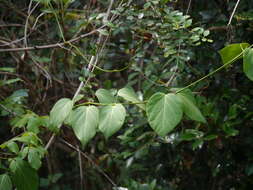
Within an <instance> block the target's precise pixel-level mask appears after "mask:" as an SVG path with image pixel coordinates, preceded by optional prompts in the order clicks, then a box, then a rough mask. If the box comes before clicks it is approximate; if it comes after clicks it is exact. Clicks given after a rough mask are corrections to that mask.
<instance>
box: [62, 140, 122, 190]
mask: <svg viewBox="0 0 253 190" xmlns="http://www.w3.org/2000/svg"><path fill="white" fill-rule="evenodd" d="M60 141H61V142H62V143H64V144H65V145H67V146H68V147H70V148H71V149H73V150H75V151H77V152H78V153H80V154H81V155H82V156H83V157H84V158H86V159H87V160H88V161H89V162H91V163H92V164H93V165H94V167H95V168H96V169H97V170H98V171H99V172H100V173H101V174H102V175H103V176H104V177H105V178H106V179H107V180H108V181H109V182H110V183H111V184H112V185H113V186H114V187H116V188H117V185H116V183H115V182H114V181H113V180H112V179H111V178H110V177H109V176H108V175H107V174H106V173H105V172H104V171H103V170H102V169H101V168H100V167H99V166H98V165H97V164H96V163H95V162H94V161H93V160H92V159H91V158H90V157H89V156H88V155H87V154H85V153H84V152H82V151H81V150H80V149H78V148H76V147H75V146H73V145H72V144H70V143H68V142H67V141H65V140H64V139H62V138H61V139H60Z"/></svg>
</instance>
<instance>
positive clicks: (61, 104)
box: [50, 98, 73, 129]
mask: <svg viewBox="0 0 253 190" xmlns="http://www.w3.org/2000/svg"><path fill="white" fill-rule="evenodd" d="M72 107H73V101H72V100H70V99H68V98H62V99H60V100H58V101H57V102H56V104H55V105H54V107H53V108H52V110H51V111H50V126H51V127H52V128H53V129H55V128H59V127H60V126H61V124H62V123H63V121H64V120H65V119H66V118H67V117H68V115H69V113H70V112H71V110H72Z"/></svg>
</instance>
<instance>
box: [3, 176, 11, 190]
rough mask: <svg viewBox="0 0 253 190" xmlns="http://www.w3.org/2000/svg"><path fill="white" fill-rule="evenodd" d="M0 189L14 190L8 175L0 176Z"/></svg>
mask: <svg viewBox="0 0 253 190" xmlns="http://www.w3.org/2000/svg"><path fill="white" fill-rule="evenodd" d="M0 189H3V190H12V183H11V178H10V176H9V175H8V174H2V175H0Z"/></svg>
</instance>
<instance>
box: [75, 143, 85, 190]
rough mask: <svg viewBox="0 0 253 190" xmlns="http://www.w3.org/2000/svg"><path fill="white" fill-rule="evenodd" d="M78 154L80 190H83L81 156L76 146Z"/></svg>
mask: <svg viewBox="0 0 253 190" xmlns="http://www.w3.org/2000/svg"><path fill="white" fill-rule="evenodd" d="M76 148H77V152H78V163H79V172H80V189H81V190H83V185H84V180H83V179H84V178H83V167H82V155H81V151H80V148H79V146H78V145H77V146H76Z"/></svg>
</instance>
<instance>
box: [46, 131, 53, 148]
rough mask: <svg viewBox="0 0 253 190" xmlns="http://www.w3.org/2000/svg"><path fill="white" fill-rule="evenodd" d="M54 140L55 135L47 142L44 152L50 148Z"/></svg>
mask: <svg viewBox="0 0 253 190" xmlns="http://www.w3.org/2000/svg"><path fill="white" fill-rule="evenodd" d="M54 139H55V133H54V134H53V135H52V136H51V137H50V139H49V141H48V142H47V145H46V146H45V149H46V150H47V149H48V148H49V147H50V146H51V144H52V143H53V141H54Z"/></svg>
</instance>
